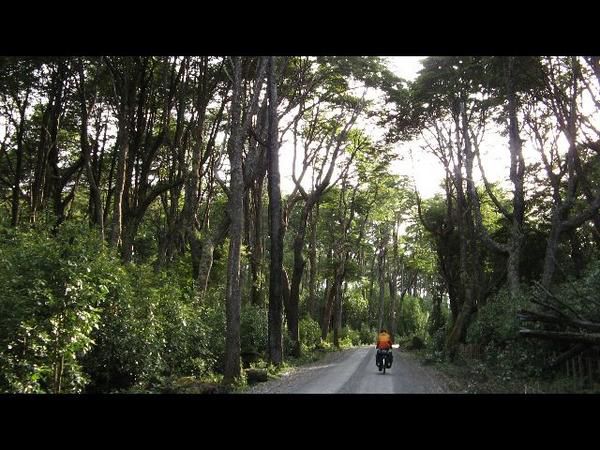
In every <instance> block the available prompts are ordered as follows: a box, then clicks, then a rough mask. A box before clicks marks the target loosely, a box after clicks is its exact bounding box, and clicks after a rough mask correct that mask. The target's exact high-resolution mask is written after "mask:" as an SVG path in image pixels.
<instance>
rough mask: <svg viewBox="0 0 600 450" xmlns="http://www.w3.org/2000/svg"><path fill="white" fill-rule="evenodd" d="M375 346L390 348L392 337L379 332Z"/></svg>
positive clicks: (384, 348)
mask: <svg viewBox="0 0 600 450" xmlns="http://www.w3.org/2000/svg"><path fill="white" fill-rule="evenodd" d="M375 347H376V348H380V349H383V350H387V349H390V348H392V338H391V337H390V335H389V334H387V333H379V335H378V336H377V345H376V346H375Z"/></svg>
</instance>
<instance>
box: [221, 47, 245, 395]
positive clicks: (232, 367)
mask: <svg viewBox="0 0 600 450" xmlns="http://www.w3.org/2000/svg"><path fill="white" fill-rule="evenodd" d="M232 60H233V93H232V101H231V135H230V137H229V142H228V153H229V163H230V167H231V180H230V197H229V208H228V209H229V218H230V220H231V223H230V225H229V239H230V240H229V257H228V261H227V288H226V321H227V330H226V339H225V373H224V378H223V381H224V382H225V383H226V384H231V383H233V382H234V380H235V379H236V378H238V377H239V376H240V374H241V361H240V309H241V300H242V299H241V289H240V259H241V246H242V233H243V229H244V224H243V221H244V216H243V215H242V214H240V212H241V211H243V210H244V175H243V171H242V133H241V131H242V130H241V124H240V118H241V81H242V80H241V76H242V66H241V58H240V57H238V56H236V57H233V58H232Z"/></svg>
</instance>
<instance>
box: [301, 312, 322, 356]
mask: <svg viewBox="0 0 600 450" xmlns="http://www.w3.org/2000/svg"><path fill="white" fill-rule="evenodd" d="M299 326H300V341H301V342H302V343H303V344H304V345H305V346H306V348H307V349H313V348H315V347H317V346H318V345H319V344H320V343H321V327H320V326H319V323H318V322H317V321H316V320H314V319H312V318H311V317H308V316H306V317H304V318H302V319H301V320H300V324H299Z"/></svg>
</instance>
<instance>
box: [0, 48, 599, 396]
mask: <svg viewBox="0 0 600 450" xmlns="http://www.w3.org/2000/svg"><path fill="white" fill-rule="evenodd" d="M599 107H600V58H599V57H575V56H568V57H558V56H552V57H508V56H504V57H482V56H479V57H449V56H445V57H427V58H424V59H423V60H422V69H421V70H420V72H419V73H418V75H417V76H416V78H415V79H414V80H405V79H402V78H400V77H399V76H398V75H396V73H395V72H394V71H393V70H391V68H390V66H389V61H388V59H387V58H382V57H357V56H354V57H333V56H332V57H326V56H319V57H310V56H291V57H283V56H277V57H272V56H271V57H264V56H261V57H248V56H244V57H235V56H233V57H230V56H225V57H221V56H183V57H180V56H141V57H137V56H132V57H129V56H106V57H0V266H1V267H2V270H1V271H0V286H1V289H2V291H3V292H2V295H1V296H0V392H5V393H113V392H160V389H161V387H164V386H165V385H168V384H169V383H170V380H174V379H177V378H178V377H193V378H195V379H199V380H205V381H207V382H213V383H217V384H220V385H223V386H230V387H231V386H233V387H235V386H240V385H243V384H244V383H245V376H246V375H245V374H246V370H245V369H247V368H250V367H252V368H256V367H265V368H269V370H277V368H278V367H282V366H283V365H285V364H288V363H291V362H293V361H299V360H301V358H302V356H303V355H307V354H311V352H314V351H316V350H319V349H320V350H327V349H331V350H335V349H339V348H344V347H348V346H353V345H354V346H356V345H362V344H373V342H374V339H375V336H376V333H377V330H378V329H380V328H382V327H385V328H387V329H389V330H390V332H391V334H392V335H393V336H394V338H395V341H397V342H400V343H401V345H404V344H406V345H407V346H409V344H410V345H411V346H414V347H419V346H420V347H423V348H425V349H426V350H427V352H428V354H429V355H430V356H431V357H432V358H436V359H438V360H440V361H441V360H444V361H450V362H452V361H457V360H458V359H460V358H463V357H464V355H465V354H466V352H467V351H468V350H469V349H474V348H477V349H479V350H478V351H482V352H483V353H484V354H485V361H486V364H489V365H495V366H496V367H501V368H502V369H503V370H505V372H506V373H507V374H508V373H510V374H513V376H514V374H517V375H518V376H523V377H537V378H544V377H546V378H552V377H557V376H559V375H560V367H562V366H561V364H562V363H563V362H565V361H568V360H569V359H570V358H573V357H575V356H577V355H581V354H589V353H590V352H593V351H596V350H597V348H598V346H599V345H600V297H598V292H600V263H599V260H600V258H599V256H600V255H599V253H600V215H599V209H600V121H599V120H598V118H599V116H598V111H599ZM492 135H493V136H495V139H496V142H498V143H499V145H497V146H496V147H494V149H495V150H493V151H494V152H500V153H502V154H503V155H504V156H503V157H504V158H505V160H506V161H507V167H506V171H505V172H506V173H504V175H503V181H502V182H499V181H493V180H491V179H489V178H488V176H487V173H486V169H485V168H486V167H489V163H488V164H487V166H486V158H488V157H489V156H490V150H489V148H490V147H489V145H490V144H489V143H490V142H491V141H490V139H491V138H490V136H492ZM415 143H416V144H415ZM409 149H410V151H409ZM415 151H418V152H422V153H423V154H429V155H432V156H433V157H435V158H436V160H437V163H438V164H439V167H442V168H443V171H444V174H445V175H444V177H443V179H442V180H441V184H440V190H439V194H436V195H434V196H432V197H429V198H426V197H425V196H423V195H422V194H421V193H420V192H419V190H418V189H417V187H416V184H415V180H414V179H413V177H411V176H410V174H398V173H397V171H395V170H394V167H395V162H397V161H399V160H408V159H409V158H411V155H413V152H415ZM286 179H289V180H291V181H290V183H291V184H290V186H291V188H290V189H287V187H286V186H287V184H285V183H284V181H285V180H286ZM284 187H286V188H285V189H284ZM599 364H600V363H599ZM599 367H600V365H599Z"/></svg>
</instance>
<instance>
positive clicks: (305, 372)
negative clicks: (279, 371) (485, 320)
mask: <svg viewBox="0 0 600 450" xmlns="http://www.w3.org/2000/svg"><path fill="white" fill-rule="evenodd" d="M393 352H394V364H393V366H392V368H391V369H388V370H387V372H386V373H385V375H384V374H383V372H379V371H378V369H377V366H376V365H375V348H374V346H369V347H366V346H365V347H357V348H352V349H348V350H344V351H342V352H336V353H331V354H328V355H326V356H325V357H324V358H323V359H322V360H321V361H319V362H316V363H313V364H308V365H306V366H302V367H299V368H297V369H295V370H294V371H292V372H290V373H288V374H285V375H284V376H282V377H281V378H279V379H277V380H273V381H269V382H266V383H261V384H258V385H256V386H254V387H253V388H251V389H249V390H248V391H247V393H251V394H334V393H337V394H403V393H446V392H449V390H448V388H447V386H446V383H445V382H444V381H443V376H441V374H439V373H438V372H436V371H435V370H433V369H432V368H431V367H425V366H422V365H421V364H420V363H419V362H418V361H417V360H416V359H415V358H414V357H412V356H411V355H410V354H408V353H406V352H402V351H400V350H399V349H398V348H394V350H393Z"/></svg>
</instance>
